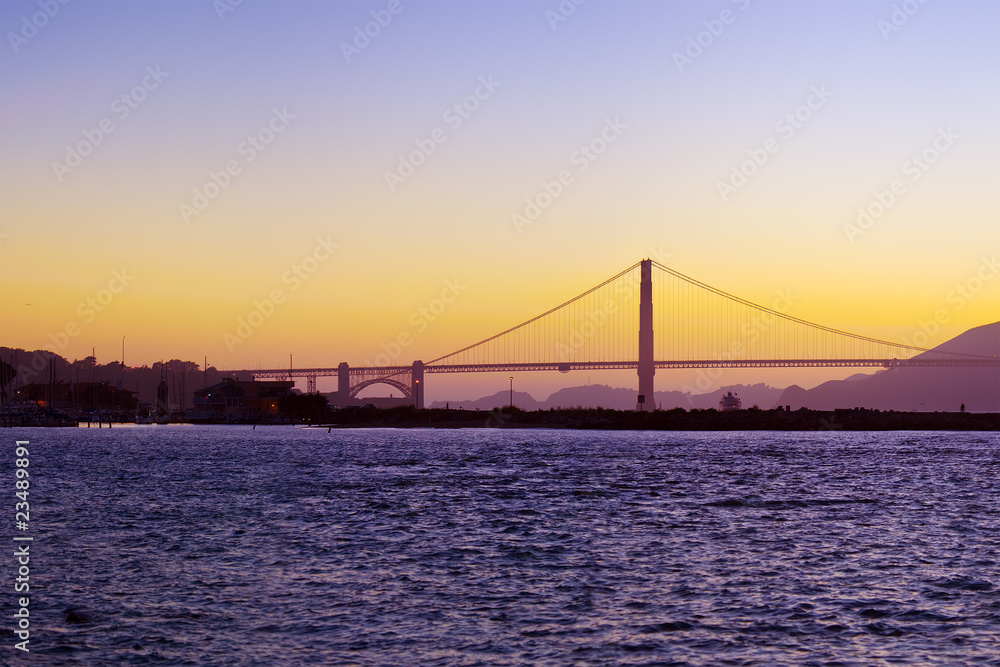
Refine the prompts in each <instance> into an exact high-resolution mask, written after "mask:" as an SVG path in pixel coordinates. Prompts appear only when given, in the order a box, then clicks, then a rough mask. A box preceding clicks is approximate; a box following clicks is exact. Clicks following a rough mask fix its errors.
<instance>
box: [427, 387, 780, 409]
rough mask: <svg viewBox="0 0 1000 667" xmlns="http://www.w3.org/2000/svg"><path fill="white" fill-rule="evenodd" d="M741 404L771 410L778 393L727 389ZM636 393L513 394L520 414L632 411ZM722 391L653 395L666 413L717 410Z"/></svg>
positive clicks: (493, 403)
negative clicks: (570, 410) (561, 410)
mask: <svg viewBox="0 0 1000 667" xmlns="http://www.w3.org/2000/svg"><path fill="white" fill-rule="evenodd" d="M725 390H726V391H729V390H731V391H732V392H733V393H735V394H737V395H738V396H739V397H740V398H741V400H742V401H743V406H744V407H750V406H752V405H757V406H759V407H761V408H771V407H773V406H774V405H776V404H777V400H778V398H779V397H780V396H781V392H782V390H781V389H777V388H775V387H769V386H767V385H765V384H755V385H733V386H727V387H726V388H725ZM636 393H637V392H636V390H635V389H634V388H633V389H624V388H620V387H609V386H607V385H604V384H590V385H585V386H580V387H567V388H566V389H560V390H559V391H557V392H555V393H554V394H552V395H551V396H549V397H548V398H547V399H545V400H544V401H539V400H536V399H535V398H534V397H533V396H532V395H531V394H528V393H526V392H523V391H516V392H514V405H515V406H516V407H518V408H521V409H522V410H548V409H549V408H556V409H558V408H578V407H579V408H609V409H612V410H634V409H635V406H636V403H635V401H636ZM722 394H723V391H722V390H716V391H712V392H708V393H705V394H688V393H684V392H680V391H658V392H656V394H655V398H656V407H657V408H660V409H663V410H669V409H671V408H684V409H685V410H690V409H691V408H699V409H701V408H717V407H718V406H719V398H720V397H721V396H722ZM445 404H446V402H445V401H435V402H434V403H433V404H431V406H430V407H432V408H443V407H445ZM447 404H448V405H449V406H450V407H451V408H452V409H462V410H493V409H495V408H502V407H504V406H506V405H509V404H510V393H509V392H507V391H499V392H497V393H495V394H493V395H492V396H484V397H483V398H479V399H476V400H472V401H447Z"/></svg>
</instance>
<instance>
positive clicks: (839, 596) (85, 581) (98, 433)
mask: <svg viewBox="0 0 1000 667" xmlns="http://www.w3.org/2000/svg"><path fill="white" fill-rule="evenodd" d="M0 435H2V436H4V437H6V438H7V441H5V442H3V446H2V448H0V452H2V453H3V454H4V459H3V460H2V461H0V471H2V473H3V476H2V478H0V479H2V482H0V483H2V487H0V488H10V487H12V486H13V476H12V474H10V473H11V471H12V470H13V463H12V458H13V452H12V450H13V440H14V438H15V436H16V437H18V438H23V437H25V436H27V437H28V439H30V440H31V446H30V451H31V458H30V461H31V463H30V470H31V474H32V478H31V479H32V487H31V496H30V499H31V534H32V535H33V536H34V537H35V541H34V542H33V544H32V547H31V548H32V555H33V557H32V561H31V564H32V574H31V576H32V596H33V597H32V602H31V605H32V606H31V621H32V626H31V627H32V635H31V644H30V646H31V650H32V652H31V654H30V655H24V654H21V653H20V652H17V651H14V650H12V648H11V646H12V644H13V643H14V642H15V641H16V639H15V638H14V636H13V634H12V632H11V629H12V627H13V623H12V621H11V620H10V614H11V613H12V611H13V609H14V604H15V601H14V598H15V596H14V594H13V593H12V592H11V588H12V586H10V585H8V584H4V585H3V586H2V587H0V605H2V612H3V614H2V617H3V619H4V620H3V622H2V630H0V656H4V661H7V659H8V658H10V659H11V660H10V661H9V662H13V658H12V656H14V654H15V653H17V656H16V657H17V658H23V659H24V662H33V663H37V664H46V665H49V664H52V665H59V664H80V665H106V664H169V665H184V664H190V665H208V664H216V665H230V664H232V665H279V664H280V665H295V664H343V665H762V666H763V665H866V666H868V665H1000V567H998V562H1000V555H998V549H1000V437H998V436H997V435H996V434H978V433H906V432H903V433H878V434H866V433H839V432H832V433H831V432H825V433H821V432H816V433H756V432H755V433H725V434H719V433H694V434H687V433H682V434H677V433H648V432H646V433H630V432H593V431H591V432H571V431H545V430H537V431H524V430H519V431H514V430H461V431H436V430H389V429H386V430H349V431H334V432H333V433H327V431H326V430H307V429H301V428H290V427H266V428H263V427H258V428H257V429H256V430H251V429H250V428H249V427H212V426H205V427H200V426H197V427H196V426H168V427H163V426H150V427H133V428H115V429H112V430H110V431H109V430H107V429H101V430H97V429H49V430H31V429H27V430H25V429H22V430H20V431H18V430H16V429H14V430H4V431H0ZM3 494H4V495H5V496H6V495H8V494H7V493H6V491H4V492H3ZM7 505H8V506H10V505H11V503H7ZM6 511H8V512H10V513H11V514H12V513H13V510H12V506H11V507H8V510H6ZM13 532H15V531H13V530H12V529H5V530H4V531H3V533H4V534H6V535H8V537H6V538H4V539H5V540H9V539H10V537H9V536H10V535H11V533H13ZM8 544H13V542H8ZM5 551H6V550H5ZM10 565H11V559H10V558H9V557H4V558H2V559H0V566H2V567H3V568H4V569H3V570H2V576H3V580H4V581H8V582H9V581H12V579H13V577H14V574H13V569H12V568H11V567H10Z"/></svg>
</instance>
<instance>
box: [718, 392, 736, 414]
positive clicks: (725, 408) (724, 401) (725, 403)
mask: <svg viewBox="0 0 1000 667" xmlns="http://www.w3.org/2000/svg"><path fill="white" fill-rule="evenodd" d="M741 405H742V404H741V403H740V397H739V396H737V395H736V394H734V393H733V392H732V391H730V392H728V393H727V394H726V395H725V396H723V397H722V398H720V399H719V411H720V412H734V411H736V410H739V409H740V406H741Z"/></svg>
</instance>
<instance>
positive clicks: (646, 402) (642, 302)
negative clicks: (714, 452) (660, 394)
mask: <svg viewBox="0 0 1000 667" xmlns="http://www.w3.org/2000/svg"><path fill="white" fill-rule="evenodd" d="M655 373H656V361H655V357H654V356H653V262H652V261H651V260H648V259H644V260H642V262H640V263H639V396H640V397H641V400H642V402H637V406H636V409H637V410H655V409H656V399H655V397H654V395H653V375H654V374H655Z"/></svg>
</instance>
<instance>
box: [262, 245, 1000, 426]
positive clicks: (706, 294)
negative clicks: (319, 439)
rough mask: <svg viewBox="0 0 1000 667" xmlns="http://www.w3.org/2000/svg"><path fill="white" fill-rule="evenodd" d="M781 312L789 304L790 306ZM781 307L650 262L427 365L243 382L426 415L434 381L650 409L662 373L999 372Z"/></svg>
mask: <svg viewBox="0 0 1000 667" xmlns="http://www.w3.org/2000/svg"><path fill="white" fill-rule="evenodd" d="M779 300H780V299H779ZM654 303H655V304H657V307H656V308H655V309H654V307H653V306H654ZM782 305H783V306H784V307H785V308H786V307H787V305H790V303H789V302H788V300H787V298H786V299H785V303H784V304H782ZM782 305H779V304H778V303H776V304H775V307H774V308H768V307H766V306H762V305H759V304H756V303H753V302H750V301H747V300H746V299H743V298H740V297H738V296H735V295H733V294H729V293H728V292H724V291H722V290H720V289H717V288H715V287H712V286H711V285H707V284H705V283H702V282H700V281H698V280H696V279H694V278H691V277H689V276H686V275H684V274H682V273H680V272H678V271H675V270H674V269H671V268H670V267H667V266H664V265H663V264H660V263H659V262H657V261H655V260H651V259H644V260H642V261H639V262H636V263H635V264H633V265H632V266H630V267H628V268H627V269H625V270H624V271H621V272H619V273H617V274H616V275H614V276H612V277H610V278H608V279H607V280H605V281H604V282H602V283H600V284H599V285H596V286H594V287H592V288H590V289H589V290H587V291H586V292H583V293H582V294H579V295H577V296H575V297H573V298H572V299H570V300H568V301H566V302H564V303H562V304H560V305H558V306H556V307H555V308H552V309H551V310H548V311H546V312H544V313H542V314H541V315H538V316H536V317H533V318H531V319H529V320H526V321H524V322H521V323H520V324H518V325H516V326H513V327H511V328H509V329H506V330H504V331H501V332H500V333H497V334H495V335H493V336H490V337H489V338H484V339H483V340H480V341H478V342H476V343H473V344H471V345H467V346H465V347H463V348H461V349H459V350H456V351H454V352H451V353H450V354H446V355H444V356H441V357H437V358H436V359H431V360H430V361H427V362H424V361H414V362H413V363H412V364H411V365H409V366H363V367H352V366H350V365H349V364H347V363H346V362H345V363H341V364H339V365H338V366H337V367H331V368H283V369H265V370H260V369H257V370H251V371H245V372H247V373H250V374H251V375H252V376H253V377H254V378H256V379H261V378H281V379H286V378H287V379H293V378H297V377H298V378H303V377H304V378H305V379H306V383H307V390H308V391H309V392H310V393H311V392H315V391H316V379H317V378H319V377H336V378H337V396H338V398H339V399H340V400H341V401H342V402H343V403H349V402H350V401H351V400H353V399H355V398H356V397H357V396H358V394H359V393H360V392H361V391H363V390H364V389H365V388H366V387H369V386H371V385H373V384H385V385H389V386H392V387H395V388H396V389H398V390H399V391H400V392H402V394H403V395H404V396H405V397H407V398H409V399H411V400H412V401H413V404H414V405H415V406H416V407H418V408H423V407H424V390H425V385H424V378H425V376H426V375H427V374H432V373H476V372H497V371H502V372H515V371H516V372H521V371H560V372H564V373H565V372H569V371H575V370H610V369H636V371H637V373H638V379H639V382H638V393H637V401H636V402H637V406H638V409H640V410H642V409H652V406H653V405H654V403H653V384H654V383H653V378H654V376H655V373H656V369H658V368H660V369H669V368H760V367H882V368H896V367H934V366H957V367H962V366H965V367H984V366H985V367H994V368H1000V358H998V357H996V356H979V355H971V354H961V353H954V352H943V351H941V350H936V351H935V350H929V349H927V348H922V347H917V346H914V345H905V344H901V343H893V342H889V341H884V340H879V339H877V338H871V337H869V336H862V335H859V334H855V333H850V332H847V331H841V330H839V329H834V328H832V327H828V326H824V325H822V324H817V323H815V322H809V321H806V320H803V319H799V318H797V317H793V316H791V315H788V314H787V313H785V312H784V308H783V307H782Z"/></svg>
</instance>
